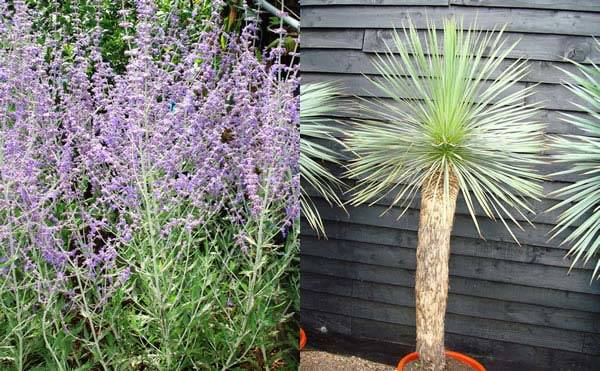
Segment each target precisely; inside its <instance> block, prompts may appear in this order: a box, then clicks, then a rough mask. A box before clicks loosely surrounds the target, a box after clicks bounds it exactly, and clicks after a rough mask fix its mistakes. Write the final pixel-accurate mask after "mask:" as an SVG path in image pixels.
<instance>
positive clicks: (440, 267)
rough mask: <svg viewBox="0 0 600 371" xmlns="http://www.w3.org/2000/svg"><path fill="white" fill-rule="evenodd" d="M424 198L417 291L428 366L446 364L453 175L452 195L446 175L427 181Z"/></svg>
mask: <svg viewBox="0 0 600 371" xmlns="http://www.w3.org/2000/svg"><path fill="white" fill-rule="evenodd" d="M421 192H422V199H421V214H420V220H419V244H418V246H417V272H416V277H415V292H416V306H417V316H416V317H417V352H418V353H419V359H420V360H421V362H423V367H424V368H423V369H424V370H431V371H441V370H443V369H444V368H445V354H444V317H445V315H446V300H447V298H448V260H449V259H450V233H451V232H452V223H453V221H454V210H455V209H456V198H457V195H458V186H457V183H456V179H454V178H453V177H451V180H450V189H449V198H448V199H445V198H444V182H443V177H440V178H438V176H437V175H435V176H432V177H431V178H430V179H429V180H428V181H426V182H425V184H424V185H423V188H422V190H421Z"/></svg>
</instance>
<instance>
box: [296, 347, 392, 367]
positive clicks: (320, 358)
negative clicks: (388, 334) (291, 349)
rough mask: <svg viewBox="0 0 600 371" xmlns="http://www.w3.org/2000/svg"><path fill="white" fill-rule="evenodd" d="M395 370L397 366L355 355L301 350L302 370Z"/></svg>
mask: <svg viewBox="0 0 600 371" xmlns="http://www.w3.org/2000/svg"><path fill="white" fill-rule="evenodd" d="M324 370H327V371H362V370H365V371H394V370H395V367H392V366H390V365H385V364H382V363H376V362H372V361H368V360H366V359H362V358H358V357H355V356H344V355H339V354H333V353H327V352H323V351H319V350H311V349H306V350H303V351H301V352H300V371H324Z"/></svg>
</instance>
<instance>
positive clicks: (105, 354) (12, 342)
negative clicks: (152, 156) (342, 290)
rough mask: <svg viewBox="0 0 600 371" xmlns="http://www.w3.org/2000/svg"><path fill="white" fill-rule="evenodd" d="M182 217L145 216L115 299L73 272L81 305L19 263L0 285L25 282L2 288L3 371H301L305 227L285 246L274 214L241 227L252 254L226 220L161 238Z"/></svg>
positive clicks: (124, 254) (181, 212) (216, 218)
mask: <svg viewBox="0 0 600 371" xmlns="http://www.w3.org/2000/svg"><path fill="white" fill-rule="evenodd" d="M148 200H149V202H148V203H147V204H146V205H147V206H148V207H149V209H151V208H153V207H154V206H151V205H152V200H151V199H148ZM185 213H186V210H184V209H177V210H172V211H169V212H152V213H148V214H147V219H146V220H144V227H143V229H141V230H140V231H139V232H138V233H136V235H135V236H134V237H133V239H132V241H131V243H130V244H129V245H128V249H127V250H126V251H124V252H122V253H120V255H119V259H120V261H121V264H122V265H123V266H129V267H131V272H132V274H131V278H130V279H129V280H128V281H127V283H126V284H125V285H123V286H119V285H114V290H115V291H114V292H113V293H112V295H111V296H110V297H109V299H108V301H107V302H105V303H102V301H101V300H99V298H100V297H102V294H103V293H102V292H100V291H99V290H97V289H95V288H94V287H93V284H91V283H90V282H89V281H87V282H86V280H85V276H86V273H85V271H84V269H83V268H82V269H81V271H80V272H79V273H78V274H75V275H74V276H72V277H70V279H72V280H74V281H75V282H77V283H76V284H75V288H76V289H75V291H76V293H75V297H74V300H75V302H77V308H80V310H79V312H77V311H71V310H66V308H70V306H71V305H72V304H71V303H70V302H69V301H68V300H66V299H65V298H63V297H61V296H58V295H55V294H53V293H52V292H51V291H50V292H49V293H48V296H47V297H45V298H41V297H39V296H38V295H39V292H40V291H39V290H37V289H36V287H35V282H34V278H32V277H30V276H27V275H19V274H18V273H17V270H15V269H13V270H12V271H11V272H12V277H10V278H9V279H8V280H0V284H5V285H6V284H7V285H9V286H13V282H16V283H17V285H16V287H19V288H20V289H19V290H15V291H12V290H5V289H4V287H2V286H0V369H2V370H34V369H39V370H42V369H44V370H45V369H56V370H92V369H117V370H134V369H148V370H184V369H202V370H204V369H207V370H217V369H220V370H234V369H274V368H276V369H279V370H288V369H289V370H292V369H297V365H298V359H297V352H296V351H295V350H296V349H297V341H298V340H297V331H298V324H297V318H296V317H295V314H296V313H298V311H299V293H298V249H299V246H298V243H299V239H298V225H295V226H293V229H292V230H291V231H290V233H289V235H288V236H287V238H285V240H283V241H282V240H281V238H280V236H279V235H280V227H279V226H278V224H277V223H274V222H273V221H274V220H277V219H276V217H277V216H276V215H274V214H271V212H267V213H265V214H264V215H263V216H262V217H261V218H259V219H258V220H255V221H250V222H249V223H246V225H245V226H244V231H243V233H244V234H245V235H246V236H247V238H246V243H247V246H248V252H244V251H243V249H240V246H239V243H237V242H236V238H237V235H238V234H239V233H240V229H239V226H237V225H234V224H232V223H231V222H229V221H227V220H226V219H221V218H220V217H219V216H218V215H215V216H213V218H212V219H210V220H207V221H206V222H205V223H203V224H202V225H200V226H199V227H198V228H197V229H194V230H187V229H185V228H173V229H172V230H171V232H170V233H169V234H167V235H163V234H161V233H160V231H163V230H165V228H166V225H167V222H168V221H169V220H172V219H171V218H176V217H178V216H181V215H187V214H185ZM175 214H177V215H175ZM71 264H73V265H75V263H74V262H71ZM0 269H1V268H0ZM105 288H108V289H112V288H111V285H107V286H105ZM81 293H83V294H81ZM99 303H100V304H99ZM66 329H68V331H67V330H66Z"/></svg>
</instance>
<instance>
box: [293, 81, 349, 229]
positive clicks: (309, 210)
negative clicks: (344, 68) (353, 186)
mask: <svg viewBox="0 0 600 371" xmlns="http://www.w3.org/2000/svg"><path fill="white" fill-rule="evenodd" d="M338 98H339V92H338V90H337V88H336V87H335V86H334V85H333V84H331V83H324V82H320V83H310V84H303V85H302V86H301V87H300V136H301V139H300V176H301V177H302V181H303V182H305V184H306V185H308V186H310V187H312V188H313V189H314V190H316V191H317V192H318V193H319V194H320V195H321V196H322V197H323V198H324V199H325V201H327V202H328V203H329V204H330V205H333V204H335V205H338V206H340V207H343V202H342V201H341V199H340V198H339V196H338V194H337V192H338V191H339V189H340V187H341V186H342V185H343V182H342V181H341V180H340V179H339V178H337V177H336V176H334V175H333V174H332V173H331V172H330V171H329V170H328V169H327V168H326V167H325V166H324V165H323V161H327V162H330V163H334V164H338V165H339V164H340V159H341V157H340V155H339V153H338V152H336V151H335V150H333V149H332V148H329V147H327V146H326V145H324V143H323V141H331V142H337V143H340V142H339V140H338V139H336V138H335V136H334V133H335V131H336V129H335V128H333V127H331V125H328V121H330V120H328V119H327V118H326V115H330V114H332V113H334V112H336V111H337V110H339V100H338ZM318 140H321V143H319V142H318ZM301 188H302V191H301V196H300V201H301V202H300V203H301V207H302V213H303V215H304V217H305V218H306V220H307V221H308V223H309V225H310V227H311V228H313V229H314V230H315V231H317V233H321V234H323V235H325V227H324V225H323V221H322V220H321V217H320V215H319V212H318V210H317V208H316V206H315V204H314V203H313V201H312V200H311V199H310V196H309V194H308V190H307V189H306V188H305V186H304V184H303V185H302V186H301Z"/></svg>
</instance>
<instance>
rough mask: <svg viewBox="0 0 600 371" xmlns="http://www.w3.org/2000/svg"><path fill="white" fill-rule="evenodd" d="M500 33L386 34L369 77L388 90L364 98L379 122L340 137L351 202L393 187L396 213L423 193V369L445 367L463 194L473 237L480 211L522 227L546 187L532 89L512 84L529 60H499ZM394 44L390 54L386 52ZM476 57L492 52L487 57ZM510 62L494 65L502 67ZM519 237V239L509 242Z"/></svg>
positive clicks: (419, 277)
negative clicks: (347, 154) (352, 182)
mask: <svg viewBox="0 0 600 371" xmlns="http://www.w3.org/2000/svg"><path fill="white" fill-rule="evenodd" d="M502 31H503V29H502V30H500V31H499V32H480V31H479V32H478V31H473V30H472V29H471V28H469V29H468V30H465V29H463V27H462V24H461V22H457V21H455V20H446V21H444V23H443V40H439V39H438V36H437V33H436V30H435V26H434V25H430V27H429V29H428V31H427V33H426V36H425V41H424V42H423V41H421V39H420V37H419V34H418V32H417V31H416V29H415V27H414V26H413V25H412V24H409V26H408V27H407V28H405V29H404V32H403V34H404V38H405V39H406V42H405V41H404V40H403V38H402V35H401V34H399V33H398V32H396V31H395V32H394V35H393V42H392V44H391V45H387V52H386V53H384V54H382V55H378V56H377V58H376V62H374V66H375V68H376V70H377V71H378V72H379V74H380V75H381V79H380V80H375V79H370V80H371V82H372V84H373V85H374V86H375V87H376V88H377V89H378V90H379V91H380V92H382V93H384V95H385V96H386V97H389V98H391V99H375V100H374V102H370V101H366V100H363V104H362V106H363V109H365V110H367V111H369V112H370V113H371V115H372V117H376V119H372V120H361V121H359V122H357V123H356V125H355V127H354V129H353V130H352V132H351V134H350V135H349V137H348V139H347V141H346V144H347V146H348V148H349V149H350V150H351V151H352V152H353V153H354V155H355V158H354V159H353V160H352V161H351V163H350V165H349V171H348V175H349V177H351V178H355V179H357V181H358V183H357V185H356V186H355V187H354V189H353V190H354V194H353V197H352V200H351V203H352V204H354V205H358V204H362V203H365V202H370V203H371V204H373V203H375V202H378V201H379V200H381V199H382V198H383V197H385V196H386V195H387V194H390V193H394V197H393V202H392V206H401V207H402V208H403V209H404V210H403V213H404V211H406V209H407V208H408V207H409V206H410V205H411V203H412V202H413V200H414V198H415V196H416V195H417V193H419V191H420V194H421V205H420V221H419V230H418V241H419V242H418V246H417V267H416V282H415V290H416V325H417V352H418V353H419V357H420V359H421V361H422V362H423V364H424V366H425V369H427V370H443V369H444V366H445V355H444V315H445V310H446V300H447V295H448V260H449V255H450V235H451V230H452V224H453V219H454V212H455V208H456V202H457V197H458V194H459V193H461V194H462V197H463V199H464V202H465V203H466V206H467V208H468V210H469V213H470V215H471V217H472V220H473V222H474V224H475V227H476V228H477V230H478V232H479V234H480V235H481V231H480V227H479V224H478V221H477V218H476V214H478V213H481V212H483V214H484V215H485V216H487V217H489V218H492V219H495V218H498V219H500V221H502V223H503V224H504V225H505V226H506V227H507V228H508V230H509V231H510V234H511V235H512V237H513V238H514V239H515V240H516V237H515V235H514V234H513V232H512V231H511V229H510V227H509V222H512V223H514V225H515V226H517V227H518V228H521V223H520V222H519V220H521V221H526V222H529V220H528V218H527V216H526V215H525V213H526V212H529V213H533V212H534V211H533V210H532V208H531V207H530V202H529V201H530V200H532V199H538V197H539V196H540V195H541V193H542V186H541V184H540V182H539V181H540V180H541V179H542V176H540V175H536V172H535V171H534V169H533V165H534V164H537V163H540V162H541V161H540V158H539V156H538V154H539V153H540V152H541V150H542V147H543V142H544V141H543V136H542V129H543V125H542V124H538V123H536V122H534V120H532V116H533V115H535V113H536V110H537V109H538V107H537V106H536V105H530V104H525V100H526V98H527V97H528V96H530V95H531V94H532V88H533V87H527V88H521V87H520V86H519V84H518V83H517V82H518V81H519V80H520V79H521V78H523V77H524V76H525V74H526V73H527V63H526V61H521V60H517V61H514V62H512V63H510V62H509V61H507V60H506V57H507V56H508V55H509V53H510V52H511V51H512V50H513V48H514V47H515V45H516V43H515V44H510V45H507V44H506V41H504V39H503V38H502ZM393 49H395V50H396V51H397V54H395V53H394V51H393ZM484 54H488V55H487V57H484ZM501 63H503V65H506V64H507V65H508V66H507V67H503V68H502V69H499V66H500V65H501ZM517 242H518V241H517Z"/></svg>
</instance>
